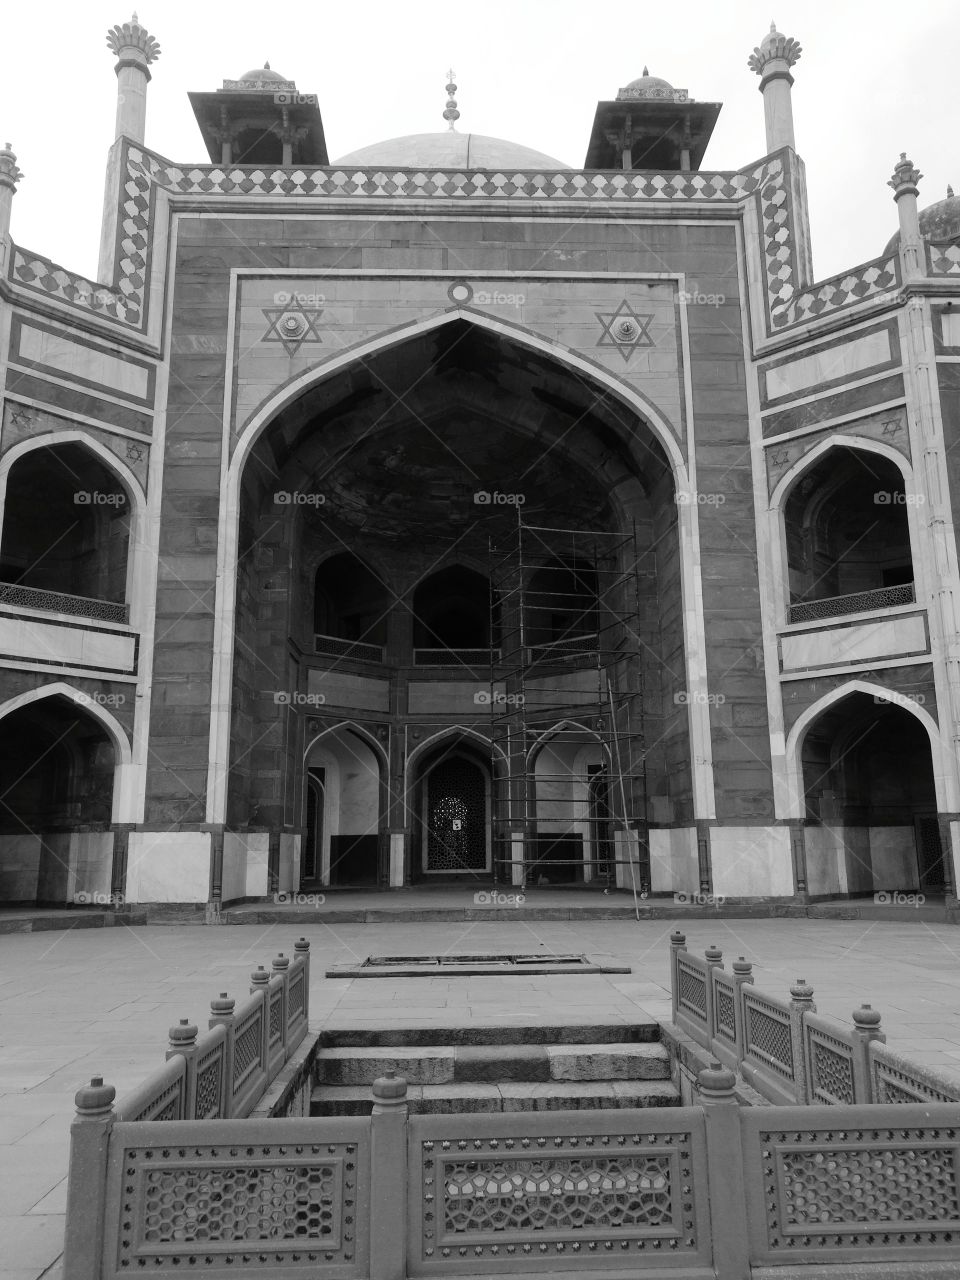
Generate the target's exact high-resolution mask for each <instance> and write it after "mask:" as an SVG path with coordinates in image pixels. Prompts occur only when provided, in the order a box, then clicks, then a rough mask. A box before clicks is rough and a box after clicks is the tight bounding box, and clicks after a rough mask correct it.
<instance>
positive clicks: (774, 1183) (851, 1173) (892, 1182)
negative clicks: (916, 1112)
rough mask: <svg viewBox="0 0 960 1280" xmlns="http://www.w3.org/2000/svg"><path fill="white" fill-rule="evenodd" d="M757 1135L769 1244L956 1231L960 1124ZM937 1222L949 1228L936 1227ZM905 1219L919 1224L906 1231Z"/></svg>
mask: <svg viewBox="0 0 960 1280" xmlns="http://www.w3.org/2000/svg"><path fill="white" fill-rule="evenodd" d="M759 1138H760V1144H761V1157H762V1169H763V1176H764V1184H765V1186H767V1187H768V1188H769V1193H768V1194H767V1196H766V1197H765V1203H766V1215H767V1239H768V1244H769V1246H770V1248H771V1249H795V1248H807V1249H809V1248H810V1247H813V1248H823V1247H828V1246H830V1245H843V1246H846V1247H850V1246H851V1245H854V1244H857V1245H860V1246H863V1247H866V1246H869V1245H884V1244H920V1245H924V1244H937V1243H941V1242H943V1241H945V1240H950V1239H955V1238H956V1230H957V1227H958V1226H960V1222H958V1219H960V1198H958V1188H957V1166H956V1159H957V1145H956V1131H955V1130H938V1129H932V1128H931V1129H899V1130H898V1129H893V1130H891V1129H882V1130H869V1129H868V1130H858V1129H854V1130H845V1131H842V1132H841V1131H837V1132H828V1133H820V1132H805V1131H799V1130H798V1131H792V1132H789V1133H760V1135H759ZM937 1223H949V1224H951V1229H949V1230H946V1231H944V1230H936V1229H933V1230H931V1229H930V1228H931V1227H932V1226H933V1224H937ZM906 1224H916V1225H915V1226H912V1227H911V1228H910V1229H909V1230H908V1231H904V1229H903V1228H904V1226H905V1225H906ZM865 1225H868V1227H869V1230H867V1231H864V1230H863V1227H864V1226H865ZM918 1228H919V1229H918ZM924 1228H926V1229H924ZM820 1233H823V1234H820Z"/></svg>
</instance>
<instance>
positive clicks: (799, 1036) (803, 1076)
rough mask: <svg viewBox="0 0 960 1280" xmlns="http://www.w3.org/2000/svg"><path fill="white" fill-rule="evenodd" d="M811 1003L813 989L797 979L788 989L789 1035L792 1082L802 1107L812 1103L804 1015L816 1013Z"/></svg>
mask: <svg viewBox="0 0 960 1280" xmlns="http://www.w3.org/2000/svg"><path fill="white" fill-rule="evenodd" d="M816 1012H817V1006H816V1005H815V1004H814V1003H813V987H811V986H810V984H809V983H808V982H807V980H806V978H798V979H797V980H796V982H795V983H794V984H793V986H792V987H791V988H790V1034H791V1037H792V1039H793V1080H794V1084H795V1086H796V1090H797V1102H798V1103H800V1104H801V1106H802V1105H804V1104H806V1103H810V1102H813V1098H812V1097H811V1096H810V1082H809V1080H808V1079H807V1053H806V1047H807V1046H806V1030H805V1028H804V1025H803V1015H804V1014H805V1013H816Z"/></svg>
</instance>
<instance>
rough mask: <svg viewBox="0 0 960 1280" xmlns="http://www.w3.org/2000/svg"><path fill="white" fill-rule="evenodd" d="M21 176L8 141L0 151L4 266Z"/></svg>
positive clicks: (0, 249)
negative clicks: (11, 215) (14, 198)
mask: <svg viewBox="0 0 960 1280" xmlns="http://www.w3.org/2000/svg"><path fill="white" fill-rule="evenodd" d="M22 177H23V174H22V173H21V172H20V170H19V169H18V168H17V157H16V156H15V155H14V154H13V152H12V150H11V149H10V143H9V142H8V143H7V145H6V146H5V147H4V148H3V150H2V151H0V266H5V265H6V261H7V249H8V246H9V244H10V214H11V213H12V211H13V197H14V194H15V193H16V190H17V183H18V182H19V181H20V179H21V178H22Z"/></svg>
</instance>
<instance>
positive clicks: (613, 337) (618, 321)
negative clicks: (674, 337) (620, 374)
mask: <svg viewBox="0 0 960 1280" xmlns="http://www.w3.org/2000/svg"><path fill="white" fill-rule="evenodd" d="M594 315H595V316H596V317H597V319H598V320H599V321H600V323H601V324H602V325H603V333H602V334H601V335H600V340H599V342H598V343H597V346H598V347H616V348H617V350H618V351H619V352H620V354H621V355H622V356H623V358H624V360H629V359H630V357H631V356H632V355H633V353H634V351H636V349H637V347H652V346H653V339H652V338H651V337H650V334H649V332H648V330H649V328H650V322H651V320H652V319H653V316H642V315H639V314H638V313H637V312H636V311H634V309H633V307H631V305H630V303H629V302H627V300H626V298H624V300H623V302H621V303H620V305H619V307H617V309H616V311H595V312H594Z"/></svg>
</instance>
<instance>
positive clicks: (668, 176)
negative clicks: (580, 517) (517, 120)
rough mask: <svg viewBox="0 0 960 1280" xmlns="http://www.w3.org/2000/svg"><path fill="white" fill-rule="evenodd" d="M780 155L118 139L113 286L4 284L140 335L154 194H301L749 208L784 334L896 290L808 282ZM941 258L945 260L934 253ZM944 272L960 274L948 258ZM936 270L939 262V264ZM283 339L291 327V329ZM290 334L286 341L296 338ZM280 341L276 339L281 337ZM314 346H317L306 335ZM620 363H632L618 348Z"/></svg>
mask: <svg viewBox="0 0 960 1280" xmlns="http://www.w3.org/2000/svg"><path fill="white" fill-rule="evenodd" d="M794 166H799V162H798V161H797V160H796V159H795V158H794V157H791V156H790V154H789V153H786V152H783V153H778V154H776V155H774V156H771V157H769V158H767V159H766V160H764V161H763V163H762V164H759V165H757V166H755V167H754V168H752V169H746V170H741V171H739V172H710V171H705V172H701V173H651V172H646V171H642V170H637V171H630V172H622V173H592V172H586V173H578V172H575V171H563V172H551V171H549V170H536V169H528V170H523V171H516V170H512V169H511V170H509V171H507V172H504V171H502V170H466V171H464V170H455V169H405V170H404V169H399V170H397V169H389V170H388V169H382V168H370V169H358V168H348V169H341V168H337V167H335V166H328V167H327V168H325V169H290V168H287V169H282V168H278V169H270V168H257V167H256V166H250V167H241V166H239V165H235V166H227V167H224V166H218V165H208V166H191V167H181V166H178V165H172V164H170V163H169V161H167V160H164V159H163V158H162V157H160V156H157V155H153V154H151V153H150V152H148V151H145V150H142V149H141V148H140V147H138V146H137V145H135V144H133V143H130V142H125V143H124V149H123V154H122V157H121V162H120V171H121V174H122V175H123V176H122V180H121V191H120V209H119V226H118V228H117V250H118V252H117V280H116V283H115V284H110V285H105V284H96V283H94V282H93V281H90V280H88V279H86V278H85V277H84V276H80V275H78V274H76V273H75V272H72V271H68V270H67V269H66V268H64V267H60V266H58V265H57V264H55V263H53V262H51V261H50V260H49V259H47V258H44V257H43V256H42V255H39V254H35V253H30V252H29V251H27V250H23V249H21V248H20V247H19V246H16V245H15V246H14V249H13V252H12V253H11V255H10V263H9V272H8V274H9V278H10V279H11V280H12V281H13V282H14V283H15V284H16V285H18V286H19V287H20V288H23V289H27V290H30V291H31V292H34V293H38V294H41V295H43V296H44V297H47V298H50V299H53V300H55V301H57V302H59V303H61V304H62V305H64V306H66V307H70V308H74V309H79V310H83V311H85V312H86V313H87V314H93V315H96V316H98V317H100V318H102V319H104V320H107V321H109V322H112V323H115V324H121V325H125V326H131V327H133V328H138V329H144V328H145V327H146V323H147V294H148V290H147V281H148V279H149V274H150V262H151V257H152V251H153V243H152V242H153V235H154V232H155V230H156V227H155V225H154V222H155V219H156V216H157V215H156V208H155V206H156V196H157V192H158V191H161V190H162V191H166V192H168V193H169V194H170V195H172V196H187V197H202V196H205V195H209V196H213V197H217V198H222V197H234V198H237V199H245V200H250V199H254V198H257V197H261V198H271V199H274V200H276V199H277V198H282V197H286V196H289V197H293V198H296V197H303V196H309V197H311V198H312V199H314V200H317V199H323V198H324V197H327V198H331V199H335V200H340V201H342V200H345V199H349V200H353V201H364V202H366V201H367V200H370V201H371V202H373V203H377V202H383V201H385V200H400V199H413V200H429V199H436V200H445V201H446V200H451V199H454V200H457V201H463V200H495V201H498V202H502V201H505V200H506V201H514V200H521V201H522V200H526V201H529V200H533V201H535V202H536V203H537V204H538V205H542V204H543V202H544V201H576V202H577V207H576V209H577V211H578V212H579V209H580V208H581V207H587V208H589V207H590V206H593V207H597V206H600V205H602V204H603V202H610V203H613V204H619V203H624V202H646V203H650V204H653V205H656V204H661V205H662V204H668V203H669V204H674V205H675V204H678V203H682V202H684V201H694V202H711V203H726V204H733V205H738V204H742V203H743V202H744V201H745V200H748V199H753V200H755V201H756V204H757V209H758V213H759V218H760V226H761V241H762V243H761V253H762V260H763V266H764V273H765V292H766V311H767V329H768V332H782V331H783V330H784V329H786V328H788V327H789V326H791V325H795V324H803V323H806V322H807V321H809V320H813V319H816V318H818V317H820V316H823V315H827V314H830V313H833V312H836V311H838V310H840V309H842V308H844V307H849V306H855V305H856V304H857V303H860V302H862V301H864V300H866V299H868V298H870V297H875V296H876V295H878V294H880V293H883V292H885V291H888V290H890V289H894V288H897V287H898V285H899V260H898V259H897V258H896V257H895V256H893V257H887V258H878V259H875V260H873V261H872V262H868V263H864V264H862V265H861V266H858V267H855V268H854V269H853V270H852V271H848V272H846V273H844V274H842V275H839V276H835V277H833V278H832V279H830V280H827V281H823V282H820V283H818V284H810V283H808V280H809V270H810V268H809V252H808V242H809V236H808V231H807V228H806V226H805V225H798V222H799V221H801V220H798V218H797V216H796V212H795V210H794V208H793V197H792V188H793V184H794V181H795V180H796V178H797V177H798V176H799V174H800V173H801V169H800V168H799V167H798V169H797V171H796V172H794ZM941 257H943V255H941ZM948 261H949V271H950V273H953V272H954V271H955V270H957V269H958V268H957V267H955V266H954V264H953V262H952V261H951V260H949V258H948ZM937 262H938V268H939V270H940V271H943V270H944V268H943V267H940V266H939V263H940V259H938V260H937ZM291 334H292V329H291ZM293 336H294V337H295V335H293ZM276 340H277V341H280V342H283V341H284V337H283V334H282V332H278V333H277V337H276ZM314 340H318V339H317V338H315V339H314ZM624 355H625V358H628V357H629V355H630V351H629V350H625V351H624Z"/></svg>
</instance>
